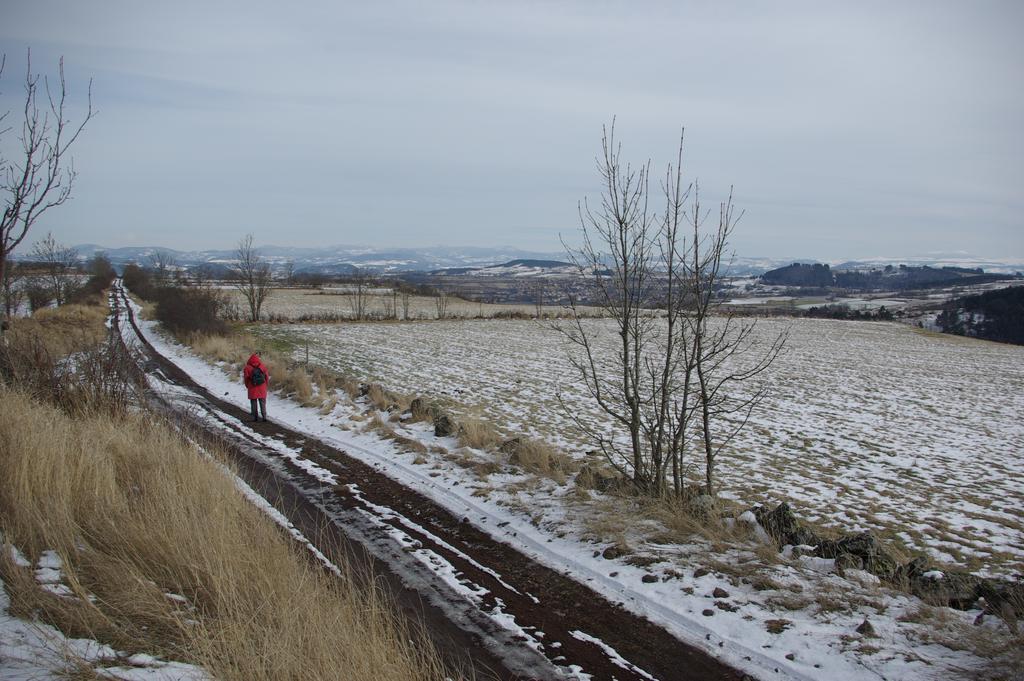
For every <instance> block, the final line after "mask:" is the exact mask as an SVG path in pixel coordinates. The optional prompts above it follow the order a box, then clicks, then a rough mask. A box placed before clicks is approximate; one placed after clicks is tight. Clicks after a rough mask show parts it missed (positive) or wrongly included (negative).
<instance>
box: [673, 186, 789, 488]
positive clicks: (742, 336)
mask: <svg viewBox="0 0 1024 681" xmlns="http://www.w3.org/2000/svg"><path fill="white" fill-rule="evenodd" d="M708 217H709V215H708V213H706V212H702V209H701V206H700V192H699V190H695V191H694V199H693V203H692V207H691V208H690V210H689V211H688V214H687V219H688V223H689V227H690V228H691V229H692V234H693V248H692V250H691V252H690V257H691V259H692V264H691V266H690V287H691V289H692V291H693V305H692V307H691V310H690V314H689V315H688V317H687V319H686V323H687V325H688V326H689V329H690V333H691V337H692V339H693V345H692V348H693V350H692V361H693V373H694V374H695V376H696V380H697V389H698V390H697V395H696V397H697V402H698V404H699V408H700V420H699V435H700V444H701V447H702V449H703V453H704V485H705V492H706V493H707V494H708V495H709V496H711V497H714V496H716V494H717V491H718V490H717V486H716V484H715V467H716V465H717V461H718V456H719V455H720V454H721V452H722V451H723V450H724V449H725V448H726V446H727V445H728V444H729V443H730V442H731V441H732V440H733V438H735V437H736V435H738V434H739V433H740V431H742V430H743V428H744V427H745V426H746V425H747V422H748V421H749V419H750V415H751V413H752V412H753V410H754V409H755V408H756V407H757V405H758V404H760V403H761V401H762V400H763V399H764V398H765V397H766V396H767V394H768V385H767V383H765V382H759V383H755V382H753V381H752V379H754V378H755V377H757V376H758V375H759V374H761V373H763V372H765V371H767V370H768V368H769V367H771V365H772V364H773V363H774V362H775V360H776V359H777V358H778V356H779V355H780V354H781V353H782V351H783V349H784V348H785V345H786V341H787V340H788V329H787V330H784V331H782V332H780V333H778V334H775V335H774V336H772V337H771V338H768V339H765V340H761V339H759V338H758V337H757V335H756V326H757V322H756V321H753V320H747V319H740V318H738V317H735V316H734V315H733V314H732V313H731V312H727V313H725V314H722V313H721V311H720V310H719V308H720V306H721V301H720V299H719V298H718V297H717V296H716V292H715V284H716V283H718V281H719V279H720V276H721V267H722V259H723V255H724V254H725V253H726V251H727V248H728V243H729V237H730V236H731V234H732V232H733V230H734V229H735V226H736V223H737V222H738V221H739V219H740V218H741V217H742V214H740V215H735V213H734V207H733V202H732V191H731V190H730V192H729V197H728V199H727V200H726V201H725V202H723V203H721V204H720V205H719V214H718V227H717V229H716V230H715V231H714V232H712V233H709V234H706V235H703V236H702V235H701V225H702V224H703V223H704V222H705V220H706V219H707V218H708ZM709 322H712V323H710V324H709Z"/></svg>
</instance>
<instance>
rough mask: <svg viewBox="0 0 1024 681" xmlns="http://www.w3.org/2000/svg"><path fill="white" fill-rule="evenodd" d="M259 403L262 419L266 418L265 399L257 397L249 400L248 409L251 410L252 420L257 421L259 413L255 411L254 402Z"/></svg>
mask: <svg viewBox="0 0 1024 681" xmlns="http://www.w3.org/2000/svg"><path fill="white" fill-rule="evenodd" d="M257 403H259V405H260V413H262V414H263V420H264V421H266V420H267V400H266V398H263V397H260V398H259V399H255V400H249V410H250V411H251V412H252V420H253V421H259V420H260V419H259V413H257V411H256V404H257Z"/></svg>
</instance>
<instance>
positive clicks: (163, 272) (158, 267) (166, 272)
mask: <svg viewBox="0 0 1024 681" xmlns="http://www.w3.org/2000/svg"><path fill="white" fill-rule="evenodd" d="M149 267H150V269H152V270H153V281H154V283H155V284H156V285H157V286H166V285H167V282H168V280H169V279H170V276H171V272H177V270H178V260H177V259H176V258H175V257H174V256H173V255H172V254H171V252H170V251H168V250H164V249H157V250H155V251H153V253H152V255H150V256H149Z"/></svg>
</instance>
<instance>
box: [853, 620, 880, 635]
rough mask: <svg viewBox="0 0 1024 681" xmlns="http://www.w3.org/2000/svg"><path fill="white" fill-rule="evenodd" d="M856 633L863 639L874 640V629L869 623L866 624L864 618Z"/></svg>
mask: <svg viewBox="0 0 1024 681" xmlns="http://www.w3.org/2000/svg"><path fill="white" fill-rule="evenodd" d="M856 631H857V633H858V634H860V635H861V636H864V637H867V638H875V636H876V634H875V628H874V627H873V626H871V622H868V620H867V618H866V617H865V618H864V621H863V622H861V623H860V624H859V625H857V629H856Z"/></svg>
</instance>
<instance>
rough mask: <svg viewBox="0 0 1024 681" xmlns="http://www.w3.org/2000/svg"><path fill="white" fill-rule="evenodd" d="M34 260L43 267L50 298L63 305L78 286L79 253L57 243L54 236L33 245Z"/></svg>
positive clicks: (47, 236)
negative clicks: (76, 273) (76, 274)
mask: <svg viewBox="0 0 1024 681" xmlns="http://www.w3.org/2000/svg"><path fill="white" fill-rule="evenodd" d="M31 257H32V259H33V260H35V261H36V262H37V263H39V265H40V266H41V267H42V270H43V281H45V282H46V283H45V286H46V288H47V290H49V292H50V297H51V298H52V299H53V300H54V301H56V303H57V304H58V305H63V304H64V303H66V302H67V301H68V298H70V297H71V294H72V293H73V292H74V290H75V288H76V287H77V285H78V280H77V277H76V276H75V272H76V270H77V269H78V264H79V260H78V251H77V250H75V249H74V248H69V247H68V246H65V245H63V244H59V243H57V240H56V239H54V238H53V234H51V233H47V235H46V237H45V238H43V239H42V240H40V241H37V242H36V243H35V244H33V245H32V256H31Z"/></svg>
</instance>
